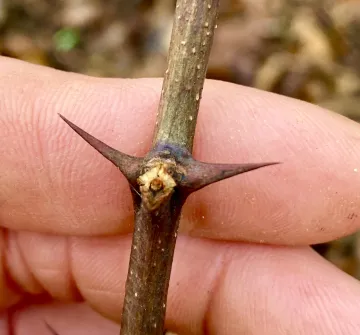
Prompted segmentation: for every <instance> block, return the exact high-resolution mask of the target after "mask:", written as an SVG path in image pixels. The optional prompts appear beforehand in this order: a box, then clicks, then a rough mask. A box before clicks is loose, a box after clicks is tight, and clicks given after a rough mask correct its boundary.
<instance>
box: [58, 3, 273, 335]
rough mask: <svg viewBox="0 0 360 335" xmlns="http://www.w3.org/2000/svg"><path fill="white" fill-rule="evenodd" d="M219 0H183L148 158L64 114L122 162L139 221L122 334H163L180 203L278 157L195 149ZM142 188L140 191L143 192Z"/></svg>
mask: <svg viewBox="0 0 360 335" xmlns="http://www.w3.org/2000/svg"><path fill="white" fill-rule="evenodd" d="M218 5H219V0H205V1H204V0H178V1H177V5H176V12H175V19H174V25H173V32H172V37H171V44H170V51H169V57H168V69H167V70H166V74H165V79H164V83H163V89H162V94H161V99H160V104H159V111H158V116H157V121H156V128H155V133H154V140H153V146H152V149H151V150H150V152H149V153H148V154H147V155H146V156H145V157H143V158H138V157H131V156H129V155H126V154H124V153H121V152H119V151H117V150H115V149H113V148H111V147H109V146H107V145H106V144H104V143H102V142H101V141H99V140H97V139H96V138H94V137H92V136H91V135H89V134H88V133H86V132H85V131H84V130H82V129H81V128H79V127H77V126H76V125H74V124H73V123H71V122H70V121H69V120H67V119H66V118H65V117H63V116H61V117H62V119H63V120H64V121H65V122H66V123H67V124H68V125H69V126H70V127H71V128H72V129H73V130H74V131H75V132H77V133H78V134H79V135H80V136H81V137H82V138H83V139H84V140H86V141H87V142H88V143H89V144H90V145H91V146H93V147H94V148H95V149H96V150H97V151H98V152H100V153H101V154H102V155H103V156H104V157H105V158H107V159H108V160H110V161H111V162H112V163H113V164H114V165H115V166H117V167H118V168H119V169H120V171H121V172H122V173H123V175H124V176H125V177H126V178H127V180H128V182H129V184H130V186H131V191H132V195H133V204H134V212H135V227H134V233H133V241H132V248H131V255H130V264H129V271H128V277H127V282H126V290H125V299H124V305H123V313H122V317H121V335H144V334H146V335H162V334H163V332H164V322H165V311H166V300H167V292H168V286H169V280H170V273H171V265H172V260H173V253H174V248H175V242H176V237H177V230H178V225H179V218H180V213H181V209H182V206H183V204H184V203H185V201H186V199H187V197H188V196H189V194H191V193H192V192H195V191H196V190H198V189H200V188H203V187H205V186H206V185H209V184H212V183H214V182H217V181H220V180H223V179H225V178H229V177H232V176H235V175H237V174H240V173H244V172H247V171H251V170H254V169H258V168H261V167H264V166H267V165H271V164H276V163H261V164H228V165H227V164H208V163H203V162H199V161H196V160H195V159H193V157H192V156H191V151H192V146H193V139H194V134H195V126H196V119H197V114H198V110H199V103H200V99H201V92H202V88H203V83H204V79H205V75H206V69H207V64H208V58H209V54H210V50H211V45H212V39H213V35H214V29H215V27H216V17H217V12H218ZM139 194H141V197H139Z"/></svg>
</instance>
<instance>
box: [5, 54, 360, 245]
mask: <svg viewBox="0 0 360 335" xmlns="http://www.w3.org/2000/svg"><path fill="white" fill-rule="evenodd" d="M0 70H1V71H0V73H1V74H0V76H1V78H0V79H1V80H0V94H1V96H0V134H1V135H2V143H3V145H2V146H1V148H0V157H1V160H0V176H1V177H0V178H1V179H0V181H1V182H0V224H1V225H2V226H3V227H8V228H11V229H26V230H31V231H38V232H48V233H61V234H73V235H74V234H76V235H106V234H107V235H110V234H116V233H126V232H129V231H131V227H132V225H131V223H132V220H133V216H132V207H131V200H130V192H129V189H128V186H127V184H126V181H125V179H124V177H123V176H122V175H121V174H120V173H119V171H118V170H117V169H116V168H115V167H114V166H112V164H111V163H110V162H107V161H106V160H105V159H103V157H101V156H100V155H99V154H98V153H97V152H96V151H95V150H94V149H92V148H91V147H90V146H89V145H87V144H86V143H85V142H84V141H82V140H81V139H80V138H79V137H78V136H76V134H75V133H74V132H73V131H72V130H71V129H69V127H67V126H66V124H64V123H63V122H62V120H61V119H60V118H59V117H58V115H57V113H61V114H63V115H65V116H66V117H67V118H68V119H70V120H71V121H72V122H74V123H75V124H77V125H78V126H80V127H82V128H83V129H85V130H86V131H88V132H89V133H91V134H92V135H94V136H96V137H98V138H99V139H101V140H102V141H104V142H106V143H108V144H109V145H111V146H113V147H115V148H118V149H120V150H122V151H124V152H125V153H127V154H132V155H142V154H144V153H145V152H146V150H147V149H148V148H149V146H150V142H151V137H152V131H153V126H154V124H155V114H156V108H157V104H158V99H159V93H160V90H161V87H160V86H161V82H160V81H159V80H115V79H96V78H89V77H85V76H80V75H75V74H68V73H62V72H59V71H54V70H51V69H47V68H42V67H37V66H34V65H29V64H26V63H22V62H19V61H14V60H9V59H5V58H2V59H1V61H0ZM359 129H360V128H359V126H358V125H357V124H355V123H354V122H352V121H350V120H347V119H345V118H343V117H341V116H338V115H335V114H332V113H329V112H327V111H325V110H323V109H320V108H319V107H316V106H312V105H309V104H306V103H303V102H300V101H296V100H292V99H289V98H285V97H280V96H277V95H274V94H270V93H265V92H260V91H257V90H254V89H250V88H244V87H240V86H236V85H233V84H226V83H220V82H213V81H210V82H207V84H206V85H205V89H204V94H203V100H202V102H201V108H200V114H199V122H198V128H197V133H196V139H195V151H194V152H195V153H194V154H195V157H196V158H198V159H200V160H203V161H208V162H223V163H235V162H237V163H242V162H244V163H247V162H266V161H281V162H283V164H281V165H278V166H272V167H267V168H263V169H261V170H258V171H254V172H251V173H247V174H244V175H241V176H238V177H235V178H232V179H229V180H226V181H223V182H220V183H218V184H215V185H212V186H209V187H207V188H205V189H203V190H201V191H199V192H198V193H196V194H194V195H192V196H191V197H190V198H189V200H188V203H187V204H186V206H185V208H184V215H183V220H182V223H181V229H182V231H183V232H186V233H188V234H191V235H193V236H204V237H208V238H216V239H228V240H249V241H256V242H267V243H288V244H306V243H319V242H323V241H326V240H329V239H333V238H337V237H340V236H342V235H346V234H349V233H351V232H353V231H355V230H356V229H358V228H359V225H360V217H359V216H358V210H357V209H358V207H359V206H358V205H359V192H358V189H359V186H360V185H359V184H360V173H357V171H358V169H360V167H359V166H358V165H359V160H358V157H359V150H360V146H359V140H358V139H359V135H358V134H359ZM359 171H360V170H359Z"/></svg>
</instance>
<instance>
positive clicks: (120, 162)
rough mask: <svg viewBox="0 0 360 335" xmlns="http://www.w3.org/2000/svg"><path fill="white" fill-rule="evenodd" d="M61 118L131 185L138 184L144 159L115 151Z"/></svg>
mask: <svg viewBox="0 0 360 335" xmlns="http://www.w3.org/2000/svg"><path fill="white" fill-rule="evenodd" d="M59 116H60V117H61V118H62V119H63V120H64V121H65V122H66V123H67V125H68V126H69V127H70V128H72V129H73V130H74V131H75V132H76V133H77V134H78V135H79V136H81V137H82V138H83V139H84V140H85V141H86V142H87V143H89V144H90V145H91V146H92V147H93V148H94V149H95V150H97V151H98V152H99V153H100V154H101V155H103V156H104V157H105V158H106V159H108V160H109V161H110V162H112V163H113V164H114V165H115V166H116V167H118V168H119V169H120V171H121V172H122V173H123V174H124V176H125V177H126V178H127V179H128V181H129V182H130V183H134V182H136V178H137V175H136V173H137V171H138V170H139V168H140V165H141V163H142V162H143V158H139V157H133V156H130V155H126V154H124V153H122V152H120V151H118V150H115V149H114V148H112V147H110V146H108V145H107V144H105V143H104V142H102V141H100V140H98V139H97V138H95V137H94V136H92V135H90V134H89V133H87V132H86V131H85V130H82V129H81V128H80V127H78V126H77V125H75V124H74V123H72V122H71V121H69V120H68V119H67V118H65V117H64V116H62V115H61V114H59Z"/></svg>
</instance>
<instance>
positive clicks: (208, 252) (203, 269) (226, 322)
mask: <svg viewBox="0 0 360 335" xmlns="http://www.w3.org/2000/svg"><path fill="white" fill-rule="evenodd" d="M18 239H19V240H18V243H19V246H20V249H21V253H22V254H23V255H25V256H24V257H25V258H24V259H25V262H26V264H27V268H28V269H29V271H31V273H32V274H33V275H34V277H35V278H36V280H37V281H38V283H39V284H40V285H41V286H42V287H44V288H46V290H47V291H48V292H50V293H52V292H60V291H62V290H63V291H65V292H66V291H67V286H66V284H65V283H61V282H60V281H59V279H57V277H58V276H59V272H60V271H62V270H59V269H60V268H61V267H62V266H63V265H62V264H64V263H68V264H69V266H70V268H71V269H70V270H69V271H68V272H70V273H71V279H69V281H72V283H73V284H72V285H73V286H76V288H77V289H78V290H79V291H80V292H81V295H82V297H83V298H84V299H85V300H86V301H87V302H88V303H89V304H90V305H91V306H92V307H93V308H95V309H96V310H97V311H99V312H100V313H101V314H102V315H104V316H107V317H109V318H111V319H113V320H115V321H117V322H119V319H120V315H121V308H122V306H121V304H122V300H123V293H124V284H125V277H126V275H125V274H126V269H127V261H128V257H129V251H130V236H127V237H125V236H122V237H113V238H85V237H83V238H81V237H79V238H69V240H71V242H70V241H69V242H68V243H69V247H70V249H69V250H70V252H68V253H65V252H64V253H63V255H62V257H63V258H66V257H68V260H65V259H64V260H63V261H60V259H59V260H58V262H54V259H51V257H45V258H44V257H43V256H44V245H43V243H45V244H46V243H47V242H46V241H45V242H44V240H45V237H44V236H41V235H39V234H35V233H26V234H25V233H21V234H19V236H18ZM58 239H59V241H60V240H64V239H66V238H65V237H58ZM20 242H21V243H20ZM53 242H55V241H53ZM57 244H58V243H57ZM51 251H55V250H51ZM194 255H196V256H195V257H194ZM7 261H8V262H9V263H11V259H8V260H7ZM12 277H13V279H14V280H16V282H20V280H17V279H16V278H14V276H12ZM51 277H52V279H51ZM359 299H360V285H359V283H358V281H356V280H355V279H353V278H351V277H350V276H348V275H346V274H344V273H342V272H341V271H340V270H338V269H337V268H335V267H334V266H333V265H331V264H330V263H328V262H327V261H325V260H324V259H322V258H321V257H320V256H318V255H317V254H316V253H315V252H313V251H312V250H311V249H310V248H307V247H303V248H300V247H297V248H290V247H272V246H261V245H250V244H235V243H225V242H215V241H211V240H203V239H194V238H191V237H184V236H180V238H179V243H178V247H177V249H176V252H175V259H174V267H173V270H172V276H171V282H170V290H169V296H168V304H167V329H169V330H171V331H174V332H176V333H178V334H189V335H191V334H194V335H195V334H196V335H197V334H218V335H221V334H224V335H225V334H249V335H251V334H268V335H272V334H274V335H278V334H282V333H284V334H287V333H291V334H294V335H297V334H327V335H328V334H330V335H331V334H334V335H335V334H336V335H337V334H348V335H352V334H354V335H355V334H358V333H359V329H360V320H359V318H358V317H357V315H358V314H359V312H360V304H359ZM32 315H33V314H32ZM61 318H62V320H63V321H61V320H55V319H52V320H51V319H48V318H46V320H48V321H49V322H51V325H53V326H54V327H55V328H54V329H56V331H57V332H59V334H65V333H66V332H67V331H68V330H69V328H68V327H71V324H72V322H71V318H69V317H68V316H67V314H66V313H64V314H63V315H62V316H61ZM33 319H36V318H35V317H34V318H33ZM67 320H69V323H68V324H67V325H65V323H66V322H67ZM23 325H24V324H23ZM65 331H66V332H65ZM70 334H71V333H70Z"/></svg>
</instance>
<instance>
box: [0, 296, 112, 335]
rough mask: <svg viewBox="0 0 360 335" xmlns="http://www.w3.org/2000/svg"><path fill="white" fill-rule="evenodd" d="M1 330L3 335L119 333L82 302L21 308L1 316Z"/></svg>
mask: <svg viewBox="0 0 360 335" xmlns="http://www.w3.org/2000/svg"><path fill="white" fill-rule="evenodd" d="M9 319H10V320H11V323H9ZM0 331H2V332H1V334H2V335H5V334H17V335H28V334H39V335H54V334H56V335H79V334H86V335H99V334H104V335H114V334H118V333H119V325H118V324H116V323H115V322H112V321H110V320H108V319H106V318H104V317H102V316H100V315H99V314H98V313H96V312H95V311H94V310H93V309H91V308H90V307H89V306H88V305H86V304H85V303H77V304H74V303H73V304H66V303H62V304H60V303H48V304H34V305H31V306H24V307H22V308H18V309H16V311H14V312H13V313H12V314H10V315H9V313H3V316H1V314H0ZM11 331H12V332H11Z"/></svg>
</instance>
